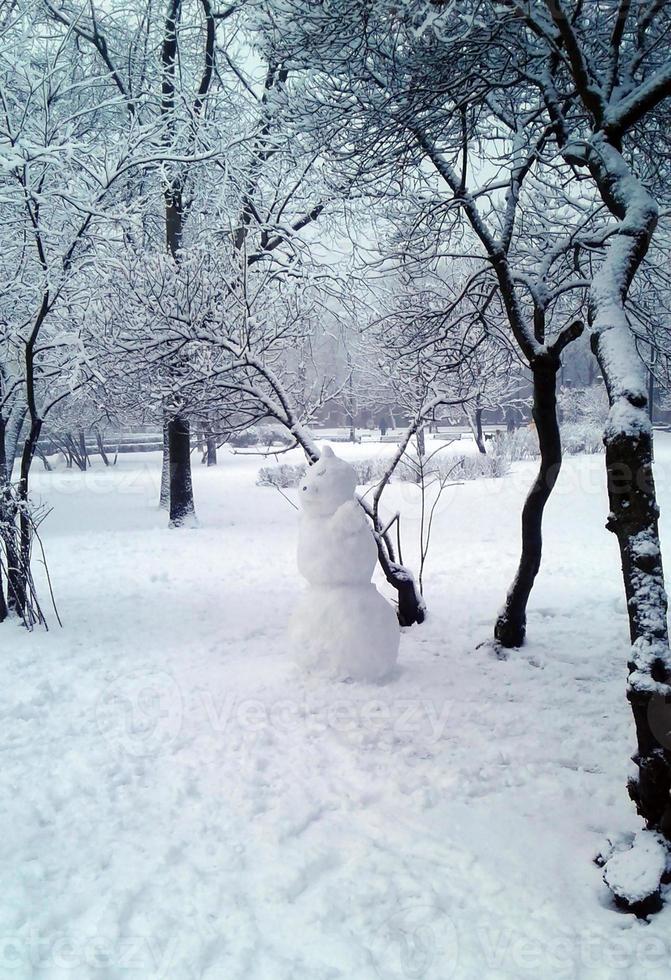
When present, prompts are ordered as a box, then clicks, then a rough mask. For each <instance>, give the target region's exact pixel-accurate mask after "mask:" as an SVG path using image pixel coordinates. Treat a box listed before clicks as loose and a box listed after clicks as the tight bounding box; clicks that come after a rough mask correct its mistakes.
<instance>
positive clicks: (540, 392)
mask: <svg viewBox="0 0 671 980" xmlns="http://www.w3.org/2000/svg"><path fill="white" fill-rule="evenodd" d="M558 370H559V359H558V358H555V357H554V356H553V355H551V354H548V355H545V356H542V357H539V358H538V359H537V360H536V362H535V363H534V365H533V368H532V373H533V411H532V415H533V420H534V422H535V424H536V432H537V433H538V444H539V448H540V466H539V469H538V475H537V476H536V479H535V480H534V482H533V484H532V486H531V489H530V490H529V493H528V495H527V499H526V501H525V503H524V507H523V509H522V555H521V557H520V563H519V566H518V568H517V573H516V575H515V578H514V580H513V584H512V585H511V587H510V589H509V591H508V595H507V597H506V602H505V605H504V607H503V609H502V610H501V612H500V614H499V617H498V619H497V621H496V626H495V627H494V636H495V638H496V639H497V640H498V642H499V643H500V644H501V645H502V646H504V647H519V646H521V645H522V644H523V643H524V637H525V634H526V624H527V603H528V601H529V596H530V595H531V590H532V588H533V585H534V581H535V579H536V575H537V574H538V570H539V569H540V566H541V556H542V553H543V533H542V527H543V511H544V510H545V505H546V503H547V502H548V500H549V498H550V494H551V493H552V490H553V488H554V485H555V483H556V482H557V477H558V476H559V470H560V468H561V462H562V452H561V439H560V435H559V423H558V421H557V371H558Z"/></svg>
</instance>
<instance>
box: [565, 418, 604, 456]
mask: <svg viewBox="0 0 671 980" xmlns="http://www.w3.org/2000/svg"><path fill="white" fill-rule="evenodd" d="M561 441H562V446H563V449H564V452H565V453H566V454H567V455H569V456H575V455H577V454H578V453H588V454H589V455H593V454H594V453H600V452H603V426H602V425H599V424H595V423H594V422H571V423H568V424H567V425H562V426H561Z"/></svg>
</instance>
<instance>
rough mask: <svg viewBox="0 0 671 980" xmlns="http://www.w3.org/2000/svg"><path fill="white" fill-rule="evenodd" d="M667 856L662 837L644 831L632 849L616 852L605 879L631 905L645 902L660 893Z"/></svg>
mask: <svg viewBox="0 0 671 980" xmlns="http://www.w3.org/2000/svg"><path fill="white" fill-rule="evenodd" d="M667 855H668V852H667V849H666V847H665V845H664V843H663V841H662V839H661V837H660V836H659V835H658V834H653V833H651V832H650V831H649V830H642V831H641V832H640V833H639V834H636V837H635V838H634V841H633V844H632V846H631V847H629V848H626V849H624V850H621V851H618V852H616V853H615V854H614V855H613V857H611V858H610V860H609V861H608V863H607V864H606V869H605V872H604V878H605V880H606V882H607V883H608V887H609V888H610V889H612V891H613V894H614V895H617V896H618V898H622V899H624V900H625V901H627V902H628V903H629V904H632V905H633V904H634V903H636V902H642V901H644V900H645V899H646V898H649V897H650V896H651V895H654V893H655V892H656V891H657V890H658V888H659V881H660V878H661V877H662V875H663V874H664V872H665V870H666V863H667Z"/></svg>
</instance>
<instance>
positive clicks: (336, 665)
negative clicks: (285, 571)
mask: <svg viewBox="0 0 671 980" xmlns="http://www.w3.org/2000/svg"><path fill="white" fill-rule="evenodd" d="M355 488H356V472H355V470H354V467H352V466H350V465H349V463H346V462H345V461H344V460H342V459H339V458H338V457H337V456H335V455H334V454H333V452H332V450H331V449H329V448H328V447H326V448H325V449H324V452H323V454H322V457H321V459H320V460H318V462H316V463H315V464H314V465H313V466H311V467H310V469H309V470H308V472H307V474H306V476H305V478H304V480H303V481H302V482H301V485H300V489H299V500H300V504H301V520H300V531H299V540H298V568H299V571H300V572H301V574H302V575H303V577H304V578H305V579H306V580H307V582H308V584H309V586H310V587H309V589H308V590H307V592H306V593H305V594H304V595H303V596H302V597H301V599H300V601H299V604H298V606H297V608H296V611H295V613H294V615H293V617H292V622H291V635H292V640H293V644H294V648H295V654H296V659H297V660H299V661H300V662H301V663H302V664H303V665H304V666H305V667H306V668H308V669H310V670H318V671H320V672H325V673H328V674H329V675H331V676H333V677H338V678H340V679H343V680H345V679H349V678H351V679H352V680H366V681H379V680H382V679H383V678H385V677H387V676H388V675H389V674H390V672H391V671H392V669H393V667H394V664H395V663H396V659H397V656H398V645H399V636H400V634H399V627H398V620H397V618H396V614H395V612H394V610H393V608H392V607H391V605H390V604H389V603H388V602H387V601H386V599H384V598H383V597H382V596H381V595H380V593H379V592H378V591H377V589H376V588H375V586H374V585H373V584H372V582H371V578H372V575H373V570H374V568H375V562H376V558H377V547H376V544H375V540H374V538H373V535H372V532H371V530H370V526H369V525H368V522H367V521H366V518H365V516H364V514H363V511H362V510H361V507H360V506H359V504H358V503H357V502H356V500H355V498H354V491H355Z"/></svg>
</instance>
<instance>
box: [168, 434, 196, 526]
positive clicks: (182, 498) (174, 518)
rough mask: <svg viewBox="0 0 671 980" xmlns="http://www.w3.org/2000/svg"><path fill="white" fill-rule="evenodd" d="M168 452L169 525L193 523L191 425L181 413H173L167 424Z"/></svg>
mask: <svg viewBox="0 0 671 980" xmlns="http://www.w3.org/2000/svg"><path fill="white" fill-rule="evenodd" d="M168 430H169V431H168V443H169V452H170V525H171V527H182V526H183V525H185V524H187V525H189V524H193V522H194V520H195V516H196V514H195V508H194V504H193V487H192V484H191V438H190V433H191V427H190V424H189V420H188V419H186V418H184V416H183V415H175V417H174V418H172V419H171V420H170V423H169V425H168Z"/></svg>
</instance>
